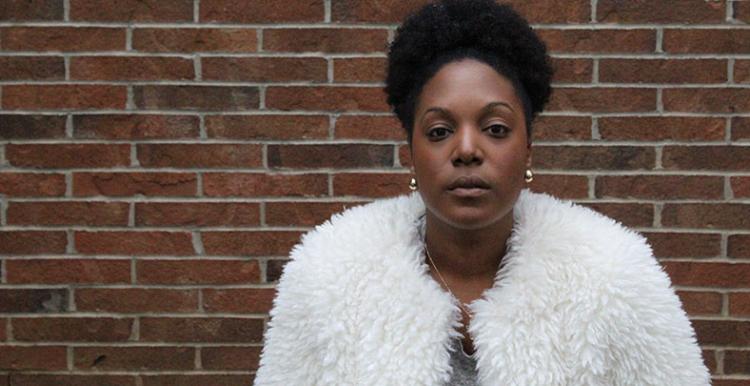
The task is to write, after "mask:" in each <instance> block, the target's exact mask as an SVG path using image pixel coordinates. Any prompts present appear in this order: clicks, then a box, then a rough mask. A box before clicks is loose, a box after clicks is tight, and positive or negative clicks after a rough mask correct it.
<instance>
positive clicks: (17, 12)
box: [0, 0, 64, 21]
mask: <svg viewBox="0 0 750 386" xmlns="http://www.w3.org/2000/svg"><path fill="white" fill-rule="evenodd" d="M63 5H64V2H62V1H59V0H4V1H3V2H2V4H0V20H1V21H22V20H23V21H29V20H62V19H63V16H64V15H63V13H64V9H63Z"/></svg>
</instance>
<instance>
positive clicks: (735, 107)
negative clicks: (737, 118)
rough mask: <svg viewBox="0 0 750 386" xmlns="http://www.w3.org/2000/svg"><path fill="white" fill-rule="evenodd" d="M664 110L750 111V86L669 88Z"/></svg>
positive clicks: (666, 91)
mask: <svg viewBox="0 0 750 386" xmlns="http://www.w3.org/2000/svg"><path fill="white" fill-rule="evenodd" d="M662 98H663V101H664V110H666V111H681V112H682V111H684V112H689V113H695V112H706V113H738V112H748V111H750V88H747V89H746V88H677V89H672V88H667V89H664V90H663V94H662Z"/></svg>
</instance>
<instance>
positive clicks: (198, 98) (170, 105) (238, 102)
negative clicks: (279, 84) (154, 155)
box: [133, 86, 260, 111]
mask: <svg viewBox="0 0 750 386" xmlns="http://www.w3.org/2000/svg"><path fill="white" fill-rule="evenodd" d="M133 96H134V99H135V104H136V106H137V107H138V108H139V109H144V110H162V109H173V110H175V109H176V110H212V111H216V110H235V111H236V110H253V109H257V108H258V106H259V101H260V99H259V94H258V88H257V87H226V86H134V87H133Z"/></svg>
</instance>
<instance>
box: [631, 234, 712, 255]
mask: <svg viewBox="0 0 750 386" xmlns="http://www.w3.org/2000/svg"><path fill="white" fill-rule="evenodd" d="M644 236H646V238H648V242H649V244H650V245H651V247H652V248H653V250H654V255H656V257H658V258H662V257H694V258H702V257H717V256H720V255H721V235H718V234H713V233H676V232H647V233H644Z"/></svg>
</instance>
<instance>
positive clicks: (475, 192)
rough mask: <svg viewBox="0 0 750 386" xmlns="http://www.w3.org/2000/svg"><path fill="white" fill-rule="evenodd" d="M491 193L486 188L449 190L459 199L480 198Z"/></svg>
mask: <svg viewBox="0 0 750 386" xmlns="http://www.w3.org/2000/svg"><path fill="white" fill-rule="evenodd" d="M489 191H490V190H489V189H484V188H455V189H450V190H448V193H450V194H452V195H454V196H457V197H479V196H481V195H483V194H485V193H487V192H489Z"/></svg>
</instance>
